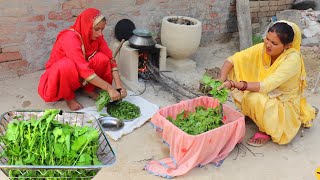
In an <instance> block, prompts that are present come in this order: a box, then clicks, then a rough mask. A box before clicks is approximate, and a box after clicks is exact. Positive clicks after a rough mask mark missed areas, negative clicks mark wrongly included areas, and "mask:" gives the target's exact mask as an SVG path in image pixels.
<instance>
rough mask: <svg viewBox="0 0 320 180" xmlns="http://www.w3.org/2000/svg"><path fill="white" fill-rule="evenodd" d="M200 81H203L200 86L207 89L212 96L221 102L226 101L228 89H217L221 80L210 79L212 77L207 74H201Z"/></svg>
mask: <svg viewBox="0 0 320 180" xmlns="http://www.w3.org/2000/svg"><path fill="white" fill-rule="evenodd" d="M201 82H202V83H203V87H202V88H204V89H208V90H209V92H208V93H209V94H210V95H211V96H212V97H214V98H217V99H218V100H219V101H220V102H221V103H224V102H226V101H227V99H228V93H229V91H228V90H227V89H225V88H223V89H221V90H217V88H218V87H219V86H221V85H222V82H220V81H218V80H214V79H212V77H210V76H209V75H207V74H204V75H203V76H202V79H201Z"/></svg>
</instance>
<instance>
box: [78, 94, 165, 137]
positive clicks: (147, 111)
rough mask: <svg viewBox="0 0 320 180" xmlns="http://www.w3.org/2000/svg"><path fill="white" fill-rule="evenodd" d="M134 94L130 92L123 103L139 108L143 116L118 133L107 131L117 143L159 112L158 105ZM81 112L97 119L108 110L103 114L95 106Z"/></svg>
mask: <svg viewBox="0 0 320 180" xmlns="http://www.w3.org/2000/svg"><path fill="white" fill-rule="evenodd" d="M132 94H133V92H131V91H128V96H127V97H126V98H124V99H123V101H128V102H131V103H133V104H135V105H137V106H139V107H140V111H141V116H140V117H138V118H136V119H134V120H132V121H128V122H124V127H123V128H122V129H120V130H118V131H105V132H106V134H107V135H108V136H109V137H110V138H111V139H113V140H115V141H117V140H119V139H120V138H121V137H122V136H123V135H126V134H129V133H131V132H132V131H133V130H134V129H136V128H138V127H140V126H142V125H143V124H144V123H145V122H146V121H148V120H149V119H150V118H151V117H152V116H153V115H154V114H155V113H156V112H157V111H158V110H159V106H158V105H156V104H153V103H151V102H149V101H147V100H146V99H144V98H142V97H140V96H130V95H132ZM79 111H80V112H85V113H89V114H92V115H93V116H94V117H95V118H96V119H98V118H99V117H101V116H100V114H107V112H106V108H103V109H102V111H101V112H97V108H96V107H95V106H92V107H88V108H84V109H81V110H79Z"/></svg>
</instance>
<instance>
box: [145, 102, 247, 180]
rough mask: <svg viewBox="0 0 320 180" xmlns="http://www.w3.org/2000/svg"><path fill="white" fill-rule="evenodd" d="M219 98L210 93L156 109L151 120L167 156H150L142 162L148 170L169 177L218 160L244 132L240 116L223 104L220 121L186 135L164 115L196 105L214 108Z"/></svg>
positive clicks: (177, 112) (174, 115)
mask: <svg viewBox="0 0 320 180" xmlns="http://www.w3.org/2000/svg"><path fill="white" fill-rule="evenodd" d="M218 105H219V101H218V100H216V99H214V98H211V97H206V96H203V97H199V98H195V99H191V100H187V101H181V102H180V103H178V104H175V105H172V106H168V107H165V108H162V109H160V110H159V111H158V112H157V113H156V114H155V115H154V116H153V117H152V118H151V122H152V124H153V125H154V126H155V127H156V130H157V132H159V133H160V134H161V136H162V138H163V141H164V142H165V143H166V144H167V145H169V147H170V158H166V159H162V160H158V161H156V160H152V161H150V162H148V164H147V165H146V166H145V168H144V169H145V170H147V171H148V172H149V173H151V174H154V175H157V176H161V177H166V178H173V177H175V176H180V175H183V174H185V173H187V172H188V171H190V170H191V169H192V168H194V167H197V166H200V167H201V166H204V165H206V164H208V163H216V164H221V163H222V162H223V160H224V158H226V156H227V155H228V154H229V153H230V152H231V151H232V150H233V148H234V147H235V145H236V144H237V143H240V142H241V141H242V139H243V137H244V135H245V122H244V116H243V115H242V114H241V113H239V112H237V111H235V110H234V109H232V108H231V107H229V106H227V105H223V114H224V117H223V122H224V125H223V126H221V127H219V128H216V129H213V130H210V131H208V132H205V133H202V134H199V135H189V134H186V133H185V132H183V131H182V130H180V129H179V128H178V127H176V126H175V125H174V124H172V123H171V122H170V121H168V120H167V119H166V117H167V116H171V117H174V118H175V117H176V116H177V114H179V113H181V112H182V110H187V111H194V110H195V107H197V106H205V107H211V108H214V107H216V106H218Z"/></svg>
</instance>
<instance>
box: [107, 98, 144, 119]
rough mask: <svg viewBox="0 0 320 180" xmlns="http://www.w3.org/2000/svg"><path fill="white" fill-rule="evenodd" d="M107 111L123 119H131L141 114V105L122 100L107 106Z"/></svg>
mask: <svg viewBox="0 0 320 180" xmlns="http://www.w3.org/2000/svg"><path fill="white" fill-rule="evenodd" d="M107 112H108V114H109V115H110V116H112V117H116V118H118V119H122V120H131V119H135V118H137V117H139V116H140V115H141V112H140V108H139V106H136V105H134V104H132V103H130V102H128V101H120V102H117V103H114V104H113V103H112V104H109V105H108V106H107Z"/></svg>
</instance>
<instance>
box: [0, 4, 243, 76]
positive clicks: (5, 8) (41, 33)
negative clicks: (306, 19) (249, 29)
mask: <svg viewBox="0 0 320 180" xmlns="http://www.w3.org/2000/svg"><path fill="white" fill-rule="evenodd" d="M87 7H96V8H98V9H100V10H101V11H102V12H103V14H104V15H105V16H106V18H107V21H108V25H107V28H106V30H105V31H104V33H105V37H106V39H107V41H108V42H109V44H111V43H112V42H114V41H115V38H114V32H113V29H114V26H115V24H116V23H117V22H118V21H119V20H121V19H123V18H129V19H131V20H132V21H133V22H134V23H135V24H136V27H137V28H148V29H150V30H152V31H153V32H155V33H156V35H157V36H159V34H160V27H161V21H162V18H163V17H164V16H167V15H185V16H190V17H194V18H196V19H199V20H200V21H201V22H202V23H203V36H202V40H201V45H206V44H207V43H210V42H212V41H213V40H220V39H223V38H225V37H230V36H226V34H228V33H233V32H235V31H237V23H236V12H235V10H236V8H235V0H223V1H222V0H201V1H198V0H33V1H21V0H10V1H0V78H4V77H7V76H14V75H23V74H26V73H29V72H33V71H36V70H39V69H43V67H44V64H45V62H46V61H47V59H48V57H49V55H50V51H51V48H52V45H53V43H54V41H55V38H56V35H57V34H58V32H59V31H61V30H62V29H65V28H67V27H69V26H70V25H72V24H73V22H74V20H75V18H76V16H77V15H78V14H79V13H80V12H81V11H82V10H84V9H85V8H87ZM158 40H159V38H158Z"/></svg>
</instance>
